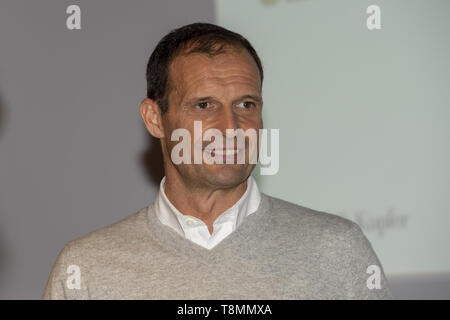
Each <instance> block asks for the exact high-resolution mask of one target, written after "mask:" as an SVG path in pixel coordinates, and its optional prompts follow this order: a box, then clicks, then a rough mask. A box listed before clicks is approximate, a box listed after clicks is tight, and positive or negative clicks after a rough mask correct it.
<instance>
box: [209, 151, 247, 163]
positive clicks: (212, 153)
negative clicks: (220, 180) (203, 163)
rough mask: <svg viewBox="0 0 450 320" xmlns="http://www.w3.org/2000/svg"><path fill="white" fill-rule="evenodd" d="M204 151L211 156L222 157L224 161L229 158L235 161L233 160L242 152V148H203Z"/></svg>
mask: <svg viewBox="0 0 450 320" xmlns="http://www.w3.org/2000/svg"><path fill="white" fill-rule="evenodd" d="M204 151H205V152H206V153H207V154H208V155H210V156H211V157H216V156H217V157H223V159H224V162H229V161H226V160H227V159H229V160H233V163H235V160H236V159H237V157H238V155H239V154H240V153H241V152H242V149H205V150H204Z"/></svg>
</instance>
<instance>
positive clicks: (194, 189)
mask: <svg viewBox="0 0 450 320" xmlns="http://www.w3.org/2000/svg"><path fill="white" fill-rule="evenodd" d="M246 190H247V179H246V180H244V181H243V182H241V183H240V184H238V185H235V186H232V187H227V188H220V187H205V186H201V187H200V186H193V185H192V184H187V183H186V181H184V180H183V179H182V178H181V177H180V176H179V175H177V174H169V173H167V174H166V181H165V188H164V192H165V194H166V196H167V198H168V199H169V201H170V202H171V203H172V204H173V205H174V206H175V207H176V208H177V209H178V211H180V212H181V213H183V214H185V215H190V216H193V217H196V218H198V219H200V220H202V221H203V222H204V223H205V224H206V225H207V226H208V229H209V232H210V233H211V234H212V231H213V223H214V221H215V220H216V219H217V217H219V216H220V215H221V214H222V213H223V212H224V211H226V210H227V209H229V208H231V207H232V206H233V205H234V204H235V203H236V202H237V201H238V200H239V199H240V198H241V197H242V195H243V194H244V193H245V191H246Z"/></svg>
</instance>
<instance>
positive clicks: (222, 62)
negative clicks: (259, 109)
mask: <svg viewBox="0 0 450 320" xmlns="http://www.w3.org/2000/svg"><path fill="white" fill-rule="evenodd" d="M169 75H170V80H169V81H170V84H171V87H172V88H174V89H175V90H177V91H178V92H179V93H181V92H180V91H182V92H184V93H187V92H186V91H192V90H201V89H206V88H208V87H217V86H221V87H224V86H234V85H238V86H240V87H247V88H248V89H252V90H257V91H259V90H260V88H261V82H260V75H259V70H258V67H257V65H256V62H255V61H254V59H253V57H252V56H251V55H250V54H249V53H248V52H247V50H245V49H240V48H229V49H227V50H226V51H225V52H224V53H220V54H218V55H214V56H209V55H207V54H204V53H191V54H187V55H178V56H177V57H175V59H174V60H173V61H172V63H171V65H170V68H169Z"/></svg>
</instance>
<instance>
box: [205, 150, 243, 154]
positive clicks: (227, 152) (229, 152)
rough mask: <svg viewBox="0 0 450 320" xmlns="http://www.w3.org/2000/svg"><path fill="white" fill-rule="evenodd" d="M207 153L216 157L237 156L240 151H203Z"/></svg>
mask: <svg viewBox="0 0 450 320" xmlns="http://www.w3.org/2000/svg"><path fill="white" fill-rule="evenodd" d="M205 151H206V152H208V153H211V154H213V153H214V155H218V156H233V155H235V154H238V153H239V152H240V151H241V150H240V149H222V150H220V149H211V150H205Z"/></svg>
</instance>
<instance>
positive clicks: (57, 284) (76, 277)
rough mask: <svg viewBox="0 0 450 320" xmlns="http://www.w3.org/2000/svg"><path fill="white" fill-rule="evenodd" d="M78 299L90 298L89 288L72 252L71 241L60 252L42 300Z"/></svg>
mask: <svg viewBox="0 0 450 320" xmlns="http://www.w3.org/2000/svg"><path fill="white" fill-rule="evenodd" d="M78 299H88V290H87V285H86V282H85V281H84V279H83V276H82V271H81V268H80V266H78V265H77V264H76V260H75V259H74V258H73V256H72V254H71V245H70V243H69V244H67V245H66V246H65V247H64V248H63V249H62V250H61V251H60V253H59V254H58V257H57V259H56V262H55V264H54V266H53V269H52V271H51V273H50V277H49V279H48V281H47V285H46V287H45V290H44V293H43V295H42V300H78Z"/></svg>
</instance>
